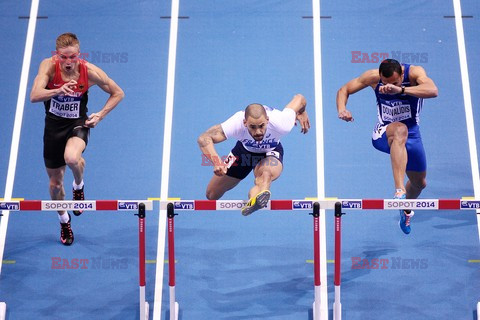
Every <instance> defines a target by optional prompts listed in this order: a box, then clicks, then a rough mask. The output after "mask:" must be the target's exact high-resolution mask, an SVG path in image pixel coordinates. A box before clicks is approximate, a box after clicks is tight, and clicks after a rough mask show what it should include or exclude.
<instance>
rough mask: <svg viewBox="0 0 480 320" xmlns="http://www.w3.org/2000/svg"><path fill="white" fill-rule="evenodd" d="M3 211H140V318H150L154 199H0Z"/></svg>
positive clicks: (0, 309) (1, 313)
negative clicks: (148, 213)
mask: <svg viewBox="0 0 480 320" xmlns="http://www.w3.org/2000/svg"><path fill="white" fill-rule="evenodd" d="M0 210H2V215H3V213H4V212H3V211H58V210H84V211H138V214H137V215H138V217H139V232H138V234H139V282H140V319H141V320H148V317H149V305H148V302H147V301H146V297H145V210H153V201H152V200H79V201H77V200H75V201H73V200H15V201H11V200H8V201H4V200H0ZM6 310H7V305H6V303H5V302H0V320H3V319H5V316H6Z"/></svg>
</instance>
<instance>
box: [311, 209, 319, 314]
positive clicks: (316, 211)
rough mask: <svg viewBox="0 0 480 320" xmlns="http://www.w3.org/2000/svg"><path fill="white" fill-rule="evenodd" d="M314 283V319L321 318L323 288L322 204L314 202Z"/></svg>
mask: <svg viewBox="0 0 480 320" xmlns="http://www.w3.org/2000/svg"><path fill="white" fill-rule="evenodd" d="M312 215H313V283H314V286H315V300H314V302H313V319H314V320H320V306H321V290H320V285H321V281H320V219H319V217H320V204H319V203H318V202H315V203H314V204H313V213H312Z"/></svg>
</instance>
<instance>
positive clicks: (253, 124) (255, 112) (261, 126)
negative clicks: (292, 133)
mask: <svg viewBox="0 0 480 320" xmlns="http://www.w3.org/2000/svg"><path fill="white" fill-rule="evenodd" d="M243 124H244V125H245V127H247V129H248V132H249V133H250V135H251V136H252V137H253V139H255V140H256V141H262V140H263V137H264V136H265V132H267V124H268V116H267V112H266V111H265V108H264V107H263V106H262V105H261V104H259V103H252V104H249V105H248V106H247V108H245V119H244V120H243Z"/></svg>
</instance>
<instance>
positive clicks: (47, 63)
mask: <svg viewBox="0 0 480 320" xmlns="http://www.w3.org/2000/svg"><path fill="white" fill-rule="evenodd" d="M54 76H55V62H54V61H53V59H52V58H47V59H44V60H43V61H42V62H41V63H40V67H39V68H38V74H37V76H36V77H35V80H34V81H33V87H32V91H31V92H30V101H31V102H41V101H47V100H48V99H51V98H52V97H55V96H58V95H60V94H63V95H70V94H72V93H73V90H72V89H71V87H72V86H74V85H76V84H77V82H76V81H75V80H70V81H69V82H67V83H65V84H64V85H63V86H61V87H59V88H57V89H52V90H49V89H46V87H47V84H48V82H49V81H50V80H51V79H53V77H54Z"/></svg>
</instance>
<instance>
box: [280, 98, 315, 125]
mask: <svg viewBox="0 0 480 320" xmlns="http://www.w3.org/2000/svg"><path fill="white" fill-rule="evenodd" d="M285 108H289V109H292V110H293V111H295V114H296V121H298V122H299V123H300V126H301V128H302V129H301V132H302V133H307V132H308V130H309V129H310V120H309V118H308V114H307V111H306V110H305V109H306V108H307V100H306V99H305V97H304V96H303V95H301V94H296V95H295V96H294V97H293V98H292V100H291V101H290V102H289V103H288V104H287V105H286V106H285ZM296 124H297V123H296V122H295V125H296Z"/></svg>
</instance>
